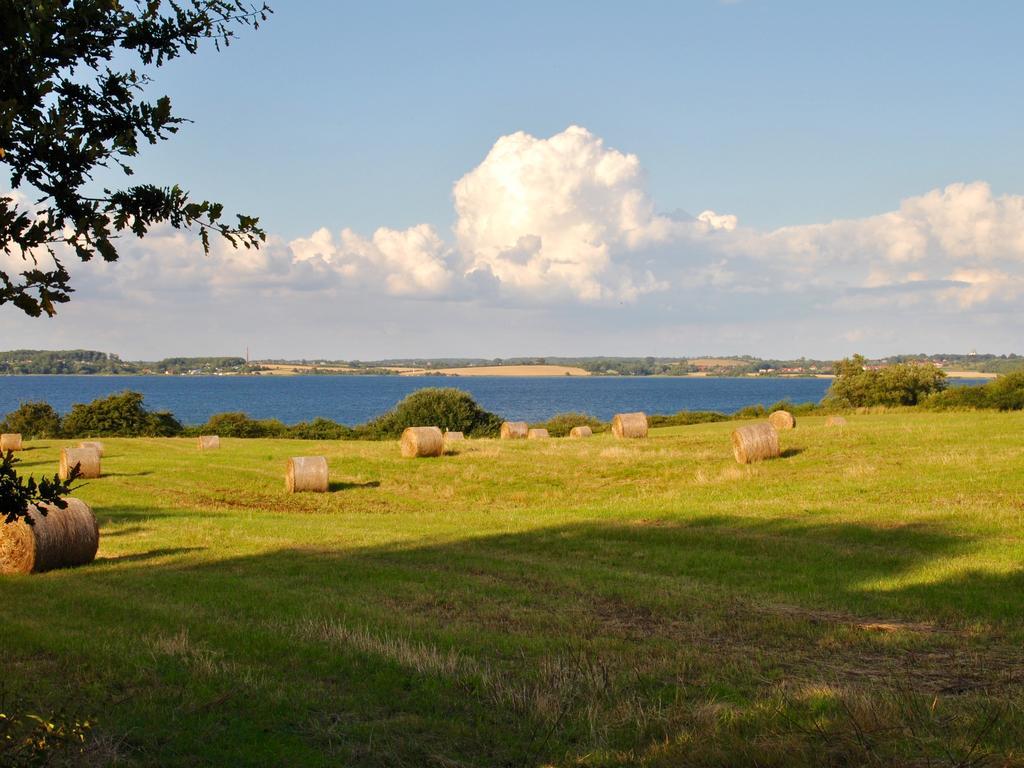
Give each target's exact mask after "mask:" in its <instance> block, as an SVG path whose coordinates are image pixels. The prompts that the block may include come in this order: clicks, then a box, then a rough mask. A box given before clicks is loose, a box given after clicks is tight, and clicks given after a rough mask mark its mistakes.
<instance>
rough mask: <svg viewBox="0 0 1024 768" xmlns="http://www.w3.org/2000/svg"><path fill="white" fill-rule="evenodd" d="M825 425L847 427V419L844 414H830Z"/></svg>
mask: <svg viewBox="0 0 1024 768" xmlns="http://www.w3.org/2000/svg"><path fill="white" fill-rule="evenodd" d="M825 426H826V427H845V426H846V419H844V418H843V417H842V416H829V417H828V418H827V419H825Z"/></svg>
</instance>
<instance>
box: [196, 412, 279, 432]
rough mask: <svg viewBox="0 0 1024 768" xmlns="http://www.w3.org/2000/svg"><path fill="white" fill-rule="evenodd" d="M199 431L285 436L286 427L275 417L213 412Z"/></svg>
mask: <svg viewBox="0 0 1024 768" xmlns="http://www.w3.org/2000/svg"><path fill="white" fill-rule="evenodd" d="M200 432H202V433H203V434H204V435H220V436H221V437H285V436H286V435H287V433H288V427H287V426H285V425H284V424H283V423H282V422H280V421H278V420H277V419H250V418H249V416H248V415H247V414H245V413H242V412H240V411H236V412H228V413H215V414H214V415H213V416H211V417H210V418H209V420H208V421H207V422H206V424H204V425H203V426H202V427H201V428H200Z"/></svg>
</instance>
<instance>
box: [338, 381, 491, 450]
mask: <svg viewBox="0 0 1024 768" xmlns="http://www.w3.org/2000/svg"><path fill="white" fill-rule="evenodd" d="M501 422H502V419H501V417H500V416H497V415H496V414H493V413H489V412H487V411H485V410H484V409H483V408H481V407H480V406H479V405H477V404H476V401H475V400H473V398H472V397H470V396H469V395H468V394H467V393H465V392H463V391H461V390H458V389H451V388H445V389H442V388H439V387H428V388H427V389H420V390H418V391H416V392H413V393H412V394H411V395H409V396H408V397H406V398H405V399H404V400H402V401H401V402H400V403H399V404H398V405H396V406H395V407H394V408H392V409H391V410H390V411H388V412H387V413H385V414H384V415H382V416H378V417H377V418H376V419H373V420H372V421H369V422H367V423H366V424H363V425H361V426H359V427H357V428H356V430H355V433H356V436H358V437H363V438H370V439H375V440H386V439H389V438H396V437H399V436H400V435H401V434H402V431H403V430H404V429H405V428H406V427H428V426H429V427H440V428H441V429H442V431H443V430H449V431H451V432H462V433H464V434H465V435H466V437H494V436H496V435H497V434H498V432H499V431H500V429H501Z"/></svg>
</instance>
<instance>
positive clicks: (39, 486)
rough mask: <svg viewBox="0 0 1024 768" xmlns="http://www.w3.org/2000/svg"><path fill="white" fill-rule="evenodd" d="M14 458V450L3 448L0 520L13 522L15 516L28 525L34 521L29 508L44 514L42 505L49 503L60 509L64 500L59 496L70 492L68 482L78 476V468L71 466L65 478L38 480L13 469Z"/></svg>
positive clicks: (15, 518) (62, 507) (0, 458)
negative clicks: (26, 476)
mask: <svg viewBox="0 0 1024 768" xmlns="http://www.w3.org/2000/svg"><path fill="white" fill-rule="evenodd" d="M17 463H18V459H16V458H15V457H14V451H7V453H5V454H3V456H2V457H0V521H2V522H3V524H8V523H13V522H14V521H16V520H18V519H19V518H24V519H25V522H27V523H28V524H29V525H32V524H33V523H34V521H33V519H32V513H31V512H30V511H29V509H30V508H33V509H35V510H36V512H38V513H39V514H41V515H45V514H46V510H45V509H44V508H43V505H44V504H53V505H54V506H55V507H57V508H58V509H64V508H66V507H67V505H68V503H67V502H66V501H64V500H63V499H62V498H61V496H65V495H67V494H69V493H70V492H71V483H73V482H74V481H75V480H76V479H77V478H78V467H77V466H76V467H74V469H72V471H71V474H70V475H68V479H67V480H61V479H60V478H59V477H58V476H57V475H54V476H53V477H52V478H45V477H44V478H43V479H42V480H39V481H38V482H37V481H36V479H35V478H34V477H29V478H27V479H26V478H24V477H20V476H19V475H18V473H17V472H15V471H14V465H15V464H17Z"/></svg>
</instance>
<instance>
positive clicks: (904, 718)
mask: <svg viewBox="0 0 1024 768" xmlns="http://www.w3.org/2000/svg"><path fill="white" fill-rule="evenodd" d="M849 422H850V423H849V426H848V427H846V428H845V429H826V428H825V427H824V426H823V423H824V419H823V418H804V419H801V420H800V423H799V428H798V429H797V430H795V431H791V432H784V433H783V434H782V446H783V448H784V451H785V453H784V456H785V457H784V458H782V459H780V460H776V461H771V462H766V463H763V464H758V465H753V466H749V467H741V466H739V465H737V464H736V463H735V462H734V461H733V459H732V456H731V453H730V445H729V432H730V430H731V429H732V428H733V427H734V426H735V424H705V425H696V426H687V427H675V428H665V429H661V430H653V431H652V437H651V438H650V439H649V440H646V441H616V440H614V439H613V438H612V437H611V436H609V435H600V436H596V437H594V438H592V439H590V440H581V441H576V440H551V441H543V442H534V441H530V442H527V441H516V442H499V441H490V440H480V441H469V442H468V443H467V444H466V445H465V446H464V447H462V448H460V452H459V453H458V454H457V455H454V456H448V457H445V458H443V459H428V460H403V459H401V458H399V456H398V447H397V444H396V443H395V442H385V443H368V442H331V443H321V444H317V443H311V442H308V441H288V440H229V439H224V440H222V448H221V449H220V450H219V451H215V452H206V453H200V452H198V451H196V449H195V445H194V441H192V440H175V439H133V440H115V439H109V440H104V443H105V445H106V455H105V456H104V458H103V467H104V472H105V473H106V474H105V476H104V477H103V478H102V479H100V480H95V481H90V482H88V483H87V484H84V485H83V486H82V487H81V488H80V489H79V490H78V491H77V492H76V495H77V496H79V497H80V498H83V499H85V500H86V501H87V502H89V503H90V504H91V505H93V507H94V509H95V511H96V513H97V517H98V519H99V522H100V527H101V546H100V552H99V556H98V558H97V560H96V562H95V563H94V564H93V565H90V566H87V567H83V568H79V569H75V570H66V571H58V572H52V573H48V574H42V575H37V576H32V577H8V578H3V579H0V643H2V647H3V653H4V657H3V658H4V661H3V674H2V682H0V715H2V716H0V750H3V749H6V750H7V751H6V752H3V751H0V764H3V763H4V762H5V755H7V761H9V762H12V763H14V762H17V760H23V761H25V762H27V761H28V760H29V757H31V756H32V755H34V754H35V753H41V754H42V759H43V760H44V761H46V760H48V761H49V762H50V763H52V764H61V762H62V761H63V762H67V763H69V764H89V763H92V764H95V765H108V764H123V765H161V766H192V765H209V764H226V765H296V766H298V765H302V766H305V765H312V766H318V765H324V766H327V765H331V766H334V765H354V766H440V767H447V768H455V767H457V766H481V768H482V767H484V766H544V765H556V766H626V765H644V766H678V765H750V766H755V765H756V766H771V765H780V766H781V765H801V764H802V765H837V766H838V765H864V764H867V765H988V764H991V765H1024V751H1022V750H1021V748H1020V747H1019V746H1018V745H1020V744H1024V711H1022V708H1021V707H1022V704H1024V698H1022V695H1021V694H1022V685H1024V651H1022V650H1021V648H1022V641H1024V599H1022V597H1021V596H1022V595H1024V570H1022V563H1024V541H1022V533H1024V472H1022V463H1021V461H1022V455H1024V451H1022V440H1021V434H1022V431H1024V429H1022V428H1024V415H1021V414H1012V415H1005V414H997V413H953V414H928V413H916V412H913V411H903V412H893V413H883V414H871V415H863V416H852V417H850V419H849ZM60 445H61V444H60V443H58V442H42V443H36V444H34V445H33V446H32V449H31V450H28V451H26V452H24V453H23V454H22V455H21V456H22V458H23V460H24V463H23V464H22V465H21V469H22V470H25V471H29V472H34V473H36V474H40V473H43V472H52V471H54V470H55V468H56V462H57V457H58V452H59V447H60ZM316 454H323V455H325V456H327V457H328V462H329V465H330V471H331V478H332V492H331V493H329V494H322V495H317V494H305V495H295V496H288V495H286V494H285V493H284V484H283V477H284V465H285V461H286V459H287V458H288V457H289V456H292V455H316ZM4 713H6V714H4ZM30 714H38V715H41V716H42V717H43V718H44V720H46V721H47V722H49V723H51V724H53V726H54V729H55V730H56V731H60V729H61V728H63V729H64V730H65V731H67V732H72V733H78V731H79V730H81V728H80V727H79V726H80V725H81V724H82V723H84V722H86V721H88V723H89V725H88V728H87V729H86V731H87V733H86V736H85V743H84V745H83V744H81V743H80V741H78V740H76V739H74V738H68V739H63V740H62V739H61V738H58V737H57V735H55V734H54V731H53V730H51V731H49V732H48V733H49V734H50V740H49V741H47V742H46V744H45V745H44V746H43V747H39V748H38V749H35V748H32V749H28V748H24V749H27V751H24V750H23V753H18V754H15V752H14V749H13V747H12V746H11V744H12V743H13V744H17V743H22V744H24V739H22V741H20V742H19V741H18V739H21V738H22V736H21V735H19V734H22V735H23V732H25V731H26V730H27V731H28V732H30V733H37V734H38V732H40V729H43V730H45V728H44V727H43V726H40V725H38V723H37V722H36V721H29V720H27V719H26V718H27V716H28V715H30ZM3 716H6V717H7V722H8V723H14V724H15V725H18V724H20V725H19V726H18V727H20V728H21V729H22V730H21V731H19V730H18V728H17V727H14V726H10V725H9V726H8V731H9V732H11V733H14V734H15V735H16V736H17V738H15V739H14V741H10V740H9V741H8V742H7V743H6V746H5V742H4V741H3V738H2V736H3V734H4V722H5V721H4V719H3ZM33 724H35V725H33ZM33 728H34V729H35V731H32V729H33ZM58 735H59V734H58ZM30 753H31V754H30Z"/></svg>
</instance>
